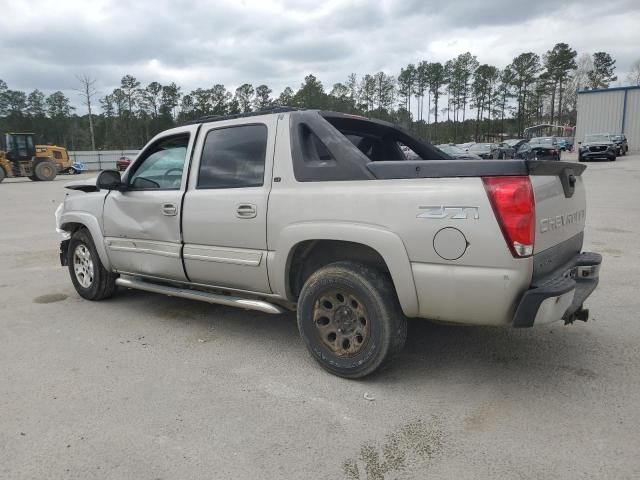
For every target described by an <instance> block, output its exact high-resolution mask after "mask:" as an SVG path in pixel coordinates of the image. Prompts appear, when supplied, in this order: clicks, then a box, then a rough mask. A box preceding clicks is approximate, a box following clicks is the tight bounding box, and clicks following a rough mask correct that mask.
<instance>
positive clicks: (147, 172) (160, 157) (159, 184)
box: [129, 135, 189, 190]
mask: <svg viewBox="0 0 640 480" xmlns="http://www.w3.org/2000/svg"><path fill="white" fill-rule="evenodd" d="M188 145H189V135H177V136H175V137H170V138H167V139H162V140H159V141H158V142H157V143H156V144H155V145H152V146H151V148H150V149H148V150H147V151H146V152H145V153H144V155H145V157H144V158H143V159H142V160H141V162H140V163H139V165H138V166H137V168H136V170H135V172H134V173H133V175H132V176H131V178H130V180H129V185H130V186H131V188H133V189H138V190H154V189H156V190H157V189H161V190H179V189H180V185H181V183H182V171H183V170H184V162H185V159H186V157H187V147H188Z"/></svg>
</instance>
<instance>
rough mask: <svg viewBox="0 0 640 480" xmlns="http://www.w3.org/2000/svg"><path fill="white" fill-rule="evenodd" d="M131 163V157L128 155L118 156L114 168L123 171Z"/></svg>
mask: <svg viewBox="0 0 640 480" xmlns="http://www.w3.org/2000/svg"><path fill="white" fill-rule="evenodd" d="M129 165H131V159H130V158H129V157H124V156H123V157H120V158H119V159H118V160H116V170H118V171H119V172H124V171H125V170H126V169H127V168H129Z"/></svg>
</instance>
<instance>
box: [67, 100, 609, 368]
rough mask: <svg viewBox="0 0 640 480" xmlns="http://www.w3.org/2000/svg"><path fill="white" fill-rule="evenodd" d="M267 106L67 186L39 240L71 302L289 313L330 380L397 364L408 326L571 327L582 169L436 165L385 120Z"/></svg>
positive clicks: (156, 142)
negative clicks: (130, 301)
mask: <svg viewBox="0 0 640 480" xmlns="http://www.w3.org/2000/svg"><path fill="white" fill-rule="evenodd" d="M273 112H277V113H264V112H260V113H259V114H253V115H251V114H250V115H246V114H245V115H242V116H231V117H226V118H225V117H223V118H216V119H212V118H211V117H209V118H205V119H203V120H201V121H200V122H199V123H193V124H189V125H184V126H181V127H177V128H173V129H171V130H167V131H165V132H162V133H160V134H158V135H156V136H155V137H154V138H153V139H151V141H150V142H149V143H148V144H147V145H146V146H145V147H144V149H143V150H142V151H141V153H140V154H139V155H138V157H137V158H136V159H135V160H134V162H133V163H132V164H131V166H130V168H129V169H127V171H126V172H125V173H124V174H121V173H120V172H119V171H115V170H105V171H103V172H101V173H100V174H99V176H98V177H97V179H93V180H92V181H88V180H85V181H81V182H74V183H72V184H70V185H68V186H67V188H70V189H71V190H74V191H75V192H73V194H71V195H67V196H66V197H65V199H64V203H62V204H61V205H60V206H59V207H58V209H57V210H56V228H57V229H58V232H60V233H61V235H62V238H63V240H62V243H61V244H60V261H61V264H62V265H64V266H67V267H68V271H69V274H70V277H71V282H72V283H73V286H74V287H75V289H76V291H77V292H78V294H79V295H80V296H81V297H83V298H85V299H88V300H102V299H105V298H108V297H111V296H112V295H114V294H115V293H116V289H117V288H118V287H120V288H131V289H139V290H145V291H147V292H155V293H160V294H166V295H169V296H172V297H182V298H189V299H194V300H201V301H205V302H209V303H217V304H222V305H227V306H234V307H239V308H243V309H252V310H258V311H261V312H266V313H270V314H280V313H283V312H286V311H296V312H297V321H298V329H299V331H300V335H301V337H302V339H303V341H304V343H305V344H306V346H307V348H308V350H309V353H310V355H311V356H312V357H313V358H314V359H315V360H316V361H317V362H318V363H319V364H320V365H321V366H322V367H323V368H325V369H326V370H327V371H329V372H331V373H332V374H335V375H339V376H342V377H346V378H359V377H363V376H365V375H368V374H370V373H372V372H374V371H376V370H377V369H378V368H379V367H380V366H381V365H383V364H384V363H385V362H386V361H387V360H389V359H390V358H391V357H392V356H393V355H394V354H397V353H398V352H399V351H400V350H401V349H402V347H403V345H404V343H405V339H406V336H407V317H411V318H425V319H431V320H437V321H441V322H447V323H458V324H462V325H504V326H513V327H531V326H533V325H534V324H535V325H543V324H545V323H547V322H550V321H555V320H561V319H562V320H564V322H565V323H573V322H574V321H575V320H586V319H587V317H588V310H586V309H584V308H583V304H584V302H585V300H586V299H587V297H588V296H589V295H590V294H591V293H592V292H593V291H594V289H595V288H596V285H597V284H598V278H599V267H600V263H601V260H602V258H601V256H600V255H598V254H596V253H580V252H581V251H582V245H583V236H584V227H585V216H586V213H585V212H586V205H585V191H584V182H583V180H582V173H583V171H584V170H585V168H586V167H585V166H584V165H580V164H576V163H563V162H544V163H547V164H548V165H544V168H539V167H540V166H539V165H533V166H532V165H530V164H528V163H527V162H525V161H522V160H506V161H478V162H470V161H468V160H456V159H450V158H448V157H447V155H445V154H444V153H442V152H441V151H440V150H438V149H436V148H434V147H433V146H432V145H431V144H429V143H427V142H424V141H422V140H420V139H419V138H417V137H414V136H413V135H412V134H411V133H409V132H407V131H406V130H404V129H402V128H400V127H396V126H395V125H392V124H390V123H387V122H383V121H379V120H370V119H367V118H364V117H358V116H354V115H346V114H341V113H335V112H319V111H315V110H291V109H287V108H279V109H273ZM347 136H349V137H351V138H347ZM356 137H358V138H359V139H360V140H358V139H357V138H356ZM400 143H402V144H404V145H406V146H407V147H409V148H410V149H411V150H412V151H414V152H415V153H416V154H417V155H418V156H419V157H420V158H424V159H429V160H406V159H405V156H404V153H403V152H402V150H401V149H400ZM354 146H355V148H354ZM470 164H471V165H470ZM129 307H130V308H136V309H139V310H145V308H146V307H145V304H144V303H138V304H136V305H133V306H131V305H130V306H129ZM94 308H99V307H94ZM104 308H105V310H109V308H110V306H109V305H105V307H104ZM138 313H140V314H141V312H138ZM70 314H72V313H70ZM134 315H135V314H134ZM238 355H243V352H238ZM287 368H295V363H294V364H290V365H288V367H287Z"/></svg>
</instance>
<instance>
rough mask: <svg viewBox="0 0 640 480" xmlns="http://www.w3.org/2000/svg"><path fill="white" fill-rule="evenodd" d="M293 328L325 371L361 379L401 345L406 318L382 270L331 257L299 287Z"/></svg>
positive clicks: (391, 285)
mask: <svg viewBox="0 0 640 480" xmlns="http://www.w3.org/2000/svg"><path fill="white" fill-rule="evenodd" d="M298 329H299V331H300V335H301V336H302V338H303V340H304V342H305V344H306V345H307V348H308V349H309V352H310V353H311V355H312V356H313V357H314V358H315V359H316V361H317V362H318V363H320V365H321V366H322V367H323V368H324V369H325V370H327V371H329V372H330V373H333V374H334V375H337V376H340V377H344V378H361V377H364V376H366V375H369V374H371V373H373V372H374V371H375V370H377V369H378V368H380V366H381V365H382V364H383V363H385V362H386V361H388V360H389V359H390V358H391V356H392V355H393V354H394V353H397V352H399V351H400V350H401V349H402V347H403V346H404V342H405V340H406V337H407V320H406V318H405V317H404V315H403V313H402V311H401V309H400V305H399V303H398V299H397V297H396V295H395V289H394V287H393V284H392V282H391V280H390V279H389V278H388V276H387V275H385V274H383V273H382V272H379V271H378V270H374V269H372V268H370V267H367V266H365V265H362V264H359V263H355V262H336V263H332V264H330V265H327V266H325V267H323V268H321V269H319V270H317V271H316V272H315V273H313V274H312V275H311V276H310V277H309V279H308V280H307V282H306V283H305V285H304V287H303V288H302V292H301V293H300V298H299V299H298Z"/></svg>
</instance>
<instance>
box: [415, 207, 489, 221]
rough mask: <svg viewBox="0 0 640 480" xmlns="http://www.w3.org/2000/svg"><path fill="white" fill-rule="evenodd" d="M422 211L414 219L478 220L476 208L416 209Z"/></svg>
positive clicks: (478, 215)
mask: <svg viewBox="0 0 640 480" xmlns="http://www.w3.org/2000/svg"><path fill="white" fill-rule="evenodd" d="M418 208H419V209H420V210H422V211H421V212H420V213H418V215H416V218H433V219H438V220H441V219H443V218H450V219H451V220H467V219H468V218H472V219H474V220H478V219H479V218H480V214H479V213H478V207H445V206H439V207H418Z"/></svg>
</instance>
